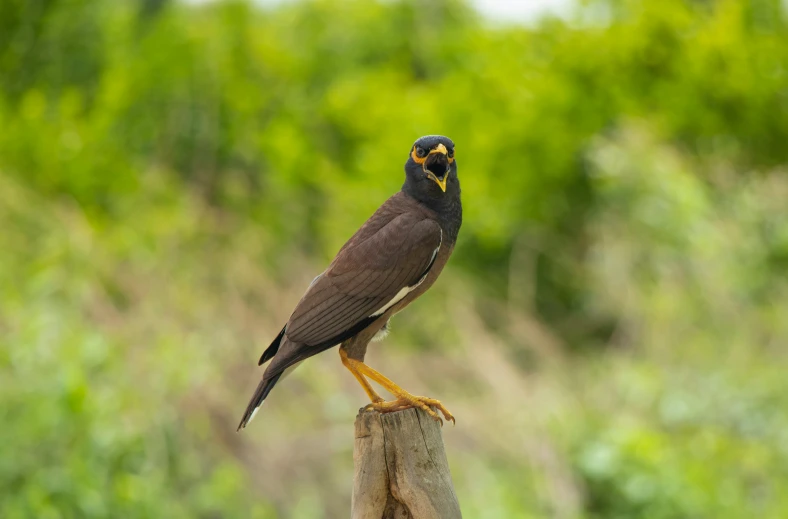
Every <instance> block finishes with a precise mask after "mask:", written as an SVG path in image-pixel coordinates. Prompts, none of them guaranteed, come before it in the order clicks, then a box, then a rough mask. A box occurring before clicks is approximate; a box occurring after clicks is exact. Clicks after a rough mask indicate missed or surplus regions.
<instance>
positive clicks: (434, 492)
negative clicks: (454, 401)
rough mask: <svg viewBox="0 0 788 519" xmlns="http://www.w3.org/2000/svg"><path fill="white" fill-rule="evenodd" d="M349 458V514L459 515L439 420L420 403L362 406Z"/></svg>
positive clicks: (370, 518) (379, 518)
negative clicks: (384, 408) (395, 407)
mask: <svg viewBox="0 0 788 519" xmlns="http://www.w3.org/2000/svg"><path fill="white" fill-rule="evenodd" d="M353 463H354V465H355V478H354V481H353V503H352V513H351V517H352V518H353V519H393V518H397V519H407V518H412V519H433V518H441V519H444V518H445V519H455V518H458V517H462V514H461V513H460V505H459V503H458V501H457V495H456V494H455V493H454V486H453V484H452V481H451V473H450V472H449V464H448V462H447V461H446V453H445V451H444V448H443V438H442V437H441V426H440V424H439V423H438V422H436V421H435V420H433V419H432V418H430V417H429V415H427V413H425V412H424V411H422V410H421V409H406V410H404V411H398V412H396V413H386V414H380V413H378V412H377V411H364V410H362V411H360V412H359V414H358V416H357V417H356V441H355V446H354V449H353Z"/></svg>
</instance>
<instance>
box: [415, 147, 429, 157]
mask: <svg viewBox="0 0 788 519" xmlns="http://www.w3.org/2000/svg"><path fill="white" fill-rule="evenodd" d="M416 156H417V157H418V158H420V159H423V158H424V157H426V156H427V150H425V149H424V148H416Z"/></svg>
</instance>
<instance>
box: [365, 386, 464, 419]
mask: <svg viewBox="0 0 788 519" xmlns="http://www.w3.org/2000/svg"><path fill="white" fill-rule="evenodd" d="M411 407H418V408H419V409H422V410H424V412H425V413H427V414H428V415H430V417H431V418H432V419H433V420H435V421H438V422H440V424H441V426H442V425H443V419H442V418H441V417H440V415H439V414H438V413H437V412H435V409H437V410H438V411H440V412H441V413H442V414H443V416H444V418H446V420H450V421H451V423H453V424H454V423H456V422H455V420H454V416H453V415H452V414H451V413H450V412H449V410H448V409H446V407H445V406H444V405H443V404H442V403H441V402H440V400H435V399H434V398H427V397H426V396H414V395H410V394H402V395H398V398H397V399H396V400H391V401H389V402H385V401H376V402H372V403H369V404H367V405H366V407H364V409H365V410H374V411H377V412H379V413H393V412H396V411H403V410H405V409H410V408H411Z"/></svg>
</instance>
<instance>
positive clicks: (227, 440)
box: [0, 0, 788, 519]
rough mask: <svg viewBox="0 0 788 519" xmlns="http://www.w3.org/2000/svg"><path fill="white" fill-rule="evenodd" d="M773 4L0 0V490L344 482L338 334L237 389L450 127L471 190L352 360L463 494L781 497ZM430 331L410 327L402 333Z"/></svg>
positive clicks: (571, 499)
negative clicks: (319, 280)
mask: <svg viewBox="0 0 788 519" xmlns="http://www.w3.org/2000/svg"><path fill="white" fill-rule="evenodd" d="M787 29H788V12H787V11H786V8H785V4H784V2H782V3H781V2H780V1H779V0H740V1H733V0H717V1H707V2H685V1H679V0H664V1H662V2H636V1H633V0H589V1H585V2H583V3H582V4H579V5H578V6H577V7H576V10H575V11H574V12H573V14H572V15H571V16H569V17H568V18H567V19H543V20H541V21H539V22H538V23H535V24H533V25H529V26H512V25H494V24H491V23H489V22H486V21H485V20H484V19H481V18H479V16H478V15H477V14H476V13H475V12H474V11H472V10H471V8H470V7H469V6H468V5H466V4H465V3H462V2H458V1H453V0H442V1H435V2H430V3H428V4H426V3H422V2H416V1H412V0H401V1H393V2H379V3H372V2H366V1H361V0H350V1H328V0H309V1H300V2H292V3H291V2H284V3H281V4H276V5H275V6H274V7H262V6H259V5H256V4H253V3H244V2H215V3H207V4H186V3H177V2H169V1H166V0H139V1H131V0H127V1H123V2H118V1H112V0H93V1H87V0H32V1H31V0H5V1H4V2H1V3H0V127H2V128H3V130H2V131H0V223H1V224H2V232H0V250H2V251H3V252H2V253H1V254H0V344H2V345H3V347H2V348H0V423H2V424H3V426H2V427H0V516H2V517H4V518H27V517H41V518H50V517H51V518H59V517H63V518H70V517H80V518H82V517H84V518H93V517H95V518H99V517H132V518H133V517H184V518H192V517H205V518H208V517H260V518H274V517H293V518H301V517H303V518H313V517H327V518H331V517H341V516H343V515H345V514H346V513H347V510H348V509H349V496H350V488H351V480H352V459H351V449H352V437H351V435H352V425H351V424H352V420H353V418H354V416H355V412H356V409H357V408H358V407H360V406H361V405H363V404H364V403H365V401H364V398H365V397H364V395H363V393H362V392H361V391H360V388H358V386H357V384H356V382H355V381H354V380H353V378H352V377H350V376H349V375H348V374H347V373H346V372H345V370H344V368H342V366H341V364H340V363H339V362H338V358H336V356H335V354H334V353H331V352H328V353H326V354H324V355H321V356H318V357H316V358H314V359H311V360H310V361H309V362H308V363H305V364H304V366H302V367H301V368H299V370H297V371H296V372H295V373H294V374H293V376H292V377H291V378H289V379H288V380H287V382H286V383H284V384H280V386H277V388H276V390H275V392H274V393H272V396H271V398H270V400H269V402H268V403H267V404H266V409H264V410H263V411H261V414H260V415H259V416H258V418H257V420H255V422H254V423H253V425H252V426H251V427H250V428H249V429H247V430H246V431H244V433H243V434H236V433H235V425H236V424H237V421H238V418H239V417H240V414H241V412H242V410H243V407H244V405H245V404H246V399H247V398H248V396H249V394H250V392H251V390H252V389H253V387H254V384H255V383H256V381H257V378H258V377H259V374H260V373H259V371H258V370H257V369H255V362H256V360H257V358H258V355H259V353H260V352H261V351H262V349H263V348H264V347H265V346H266V345H267V344H268V342H269V341H270V339H271V338H272V337H273V336H274V335H275V334H276V332H277V331H278V330H279V327H280V326H281V324H282V323H283V322H284V321H285V320H286V319H287V317H288V312H289V311H290V310H291V308H292V306H293V304H294V303H295V302H296V301H297V300H298V298H299V297H300V295H301V293H302V291H303V289H304V287H305V286H306V285H307V284H308V283H309V280H311V278H312V277H313V276H314V275H315V274H316V273H318V272H320V271H321V270H322V269H323V268H324V266H325V264H326V262H327V261H329V260H330V258H331V257H332V256H333V254H334V253H335V252H336V250H337V249H338V248H339V247H340V246H341V244H342V243H343V241H344V240H345V239H346V238H347V237H348V236H349V235H350V233H352V232H353V231H354V230H355V229H356V228H357V227H358V226H359V224H360V223H362V222H363V221H364V220H365V219H366V218H367V217H368V216H369V214H370V213H371V212H372V211H374V209H375V208H376V207H377V206H378V205H379V204H380V203H381V202H382V201H383V200H384V199H385V198H386V197H387V196H389V195H390V194H391V193H393V192H394V191H396V190H397V189H398V188H399V186H400V185H401V182H402V175H403V173H402V170H401V166H402V164H403V163H404V161H405V158H406V153H407V151H408V147H409V145H410V144H411V143H412V142H413V141H414V140H415V139H416V138H417V137H418V136H420V135H423V134H429V133H441V134H446V135H449V136H450V137H452V138H453V139H454V140H455V142H456V143H457V157H458V159H457V160H458V163H459V167H460V176H461V180H462V186H463V202H464V206H465V221H464V224H463V230H462V233H461V236H460V243H459V244H458V247H457V250H456V251H455V254H454V257H453V258H452V262H451V265H450V267H449V268H448V269H447V271H446V273H445V274H444V275H443V277H442V279H441V281H440V282H439V283H438V284H437V285H436V287H435V288H434V289H433V290H432V291H431V292H430V293H428V294H427V295H425V296H424V298H423V299H422V300H420V301H419V302H418V303H416V304H415V305H414V306H413V307H411V308H410V309H409V311H408V312H405V313H403V314H401V315H400V316H398V317H397V318H396V320H395V322H394V333H393V334H392V335H391V336H390V337H389V338H388V339H387V340H386V341H385V342H384V343H382V344H380V345H378V346H377V347H376V348H374V349H373V351H371V353H370V355H369V359H368V360H369V362H370V364H371V365H373V366H375V367H380V368H381V370H382V371H383V372H384V373H386V374H387V375H388V376H390V377H391V378H393V379H394V380H396V381H397V382H400V383H401V384H402V385H403V386H404V387H406V388H409V389H411V390H412V391H414V392H417V393H421V394H429V395H431V396H435V397H438V398H441V399H442V400H443V401H444V402H445V403H446V404H447V406H448V407H449V409H451V410H452V412H454V413H455V415H456V416H457V417H458V424H457V426H456V427H449V428H446V429H444V436H445V440H446V443H447V452H448V454H449V457H450V460H449V461H450V464H451V466H452V470H453V472H454V477H455V486H456V489H457V492H458V495H459V496H460V502H461V505H462V507H463V511H464V513H465V515H466V516H467V517H471V518H473V517H480V518H481V517H484V518H488V517H489V518H497V517H501V518H519V517H523V518H531V517H560V518H575V517H578V518H580V517H586V518H636V517H643V518H658V519H659V518H666V519H667V518H685V517H697V518H700V517H715V518H740V517H750V516H754V515H757V516H759V517H764V518H779V517H784V516H785V514H786V512H788V468H787V467H788V432H786V431H788V377H786V376H785V369H786V360H788V359H786V357H787V356H788V351H786V343H787V342H788V319H786V318H785V316H786V315H788V279H786V276H785V272H786V267H788V213H787V212H786V211H785V200H786V199H787V198H788V179H787V178H786V176H785V164H786V163H787V162H788V146H786V144H785V143H786V142H788V97H786V92H788V31H787ZM416 351H419V353H420V354H419V356H418V359H419V360H418V362H416V360H415V359H416V358H417V357H416V355H415V352H416Z"/></svg>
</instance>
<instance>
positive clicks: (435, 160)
mask: <svg viewBox="0 0 788 519" xmlns="http://www.w3.org/2000/svg"><path fill="white" fill-rule="evenodd" d="M421 168H422V169H423V170H424V173H426V174H427V177H428V178H430V179H431V180H433V181H434V182H435V183H436V184H438V187H440V188H441V191H443V192H444V193H445V192H446V182H447V181H448V180H449V169H450V168H451V166H450V165H449V151H448V150H447V149H446V146H444V145H443V144H438V146H437V147H436V148H435V149H434V150H430V154H429V155H427V158H426V160H424V162H423V163H422V165H421Z"/></svg>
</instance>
